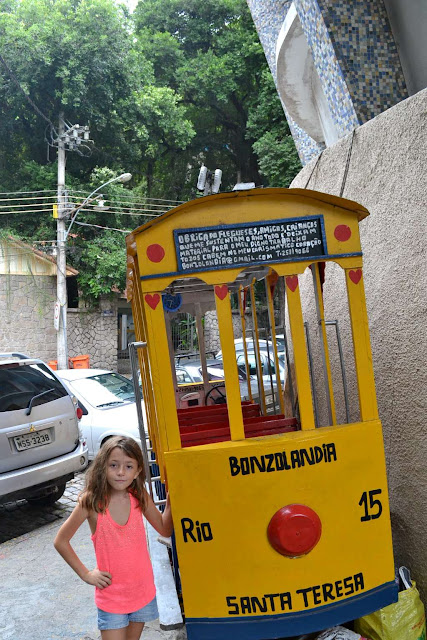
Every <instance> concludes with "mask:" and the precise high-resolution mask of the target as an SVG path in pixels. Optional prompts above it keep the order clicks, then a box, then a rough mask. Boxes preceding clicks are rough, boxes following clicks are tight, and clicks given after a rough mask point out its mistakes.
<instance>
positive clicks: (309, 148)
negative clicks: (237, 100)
mask: <svg viewBox="0 0 427 640" xmlns="http://www.w3.org/2000/svg"><path fill="white" fill-rule="evenodd" d="M247 2H248V5H249V9H250V11H251V13H252V17H253V20H254V23H255V26H256V28H257V30H258V34H259V37H260V41H261V43H262V45H263V47H264V51H265V55H266V58H267V61H268V63H269V65H270V69H271V71H272V74H273V77H274V79H275V80H276V43H277V38H278V35H279V32H280V29H281V27H282V24H283V21H284V19H285V17H286V13H287V11H288V9H289V7H290V5H291V4H292V3H291V2H290V1H287V0H247ZM294 5H295V8H296V10H297V13H298V17H299V19H300V21H301V26H302V28H303V31H304V34H305V36H306V38H307V42H308V45H309V47H310V49H311V52H312V55H313V60H314V64H315V67H316V70H317V73H318V75H319V78H320V81H321V84H322V88H323V91H324V93H325V96H326V99H327V102H328V106H329V110H330V113H331V117H332V120H333V122H334V125H335V128H336V131H337V132H338V136H339V137H344V136H345V135H347V134H348V133H350V132H351V131H352V130H353V129H354V128H355V127H356V126H358V125H360V124H363V123H364V122H366V121H367V120H370V119H371V118H373V117H375V116H376V115H377V114H378V113H381V112H382V111H385V110H386V109H388V108H389V107H391V106H392V105H394V104H396V103H398V102H400V101H401V100H403V99H404V98H406V97H407V95H408V94H407V91H406V87H405V82H404V78H403V72H402V69H401V66H400V62H399V57H398V54H397V50H396V46H395V43H394V40H393V36H392V33H391V29H390V24H389V21H388V17H387V14H386V11H385V8H384V5H383V2H382V0H352V2H349V1H348V0H347V1H346V0H295V2H294ZM276 84H277V83H276ZM285 113H286V117H287V120H288V122H289V126H290V129H291V132H292V135H293V137H294V140H295V144H296V146H297V149H298V152H299V155H300V158H301V161H302V162H303V164H306V163H307V162H308V161H309V160H311V159H312V158H313V156H316V155H318V154H319V152H320V151H321V150H322V148H323V146H322V145H321V144H319V143H317V142H315V141H314V140H313V139H312V138H310V136H308V135H307V133H306V132H305V131H303V130H302V129H301V128H300V127H299V126H298V125H297V124H296V123H295V122H294V121H293V120H292V118H290V116H289V114H288V113H287V112H286V107H285Z"/></svg>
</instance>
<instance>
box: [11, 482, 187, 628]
mask: <svg viewBox="0 0 427 640" xmlns="http://www.w3.org/2000/svg"><path fill="white" fill-rule="evenodd" d="M71 492H74V493H75V495H77V492H78V491H77V487H76V486H74V487H72V488H71V491H69V492H67V493H68V495H65V496H64V498H63V499H62V500H61V503H62V506H63V507H64V516H65V517H66V515H67V512H69V511H70V509H71V508H72V507H73V502H75V496H73V495H71V496H70V493H71ZM73 498H74V499H73ZM63 521H64V520H63V518H58V519H56V520H55V521H54V522H51V523H49V524H46V525H45V526H41V527H40V528H38V529H37V530H34V531H31V532H30V533H27V534H25V535H22V536H20V537H18V538H14V539H12V540H9V541H8V542H4V543H3V544H1V545H0V576H1V581H0V602H1V607H0V638H1V640H98V639H99V638H100V633H99V631H98V630H97V623H96V608H95V604H94V594H93V587H91V586H90V585H87V584H85V583H84V582H82V581H81V580H80V579H79V578H78V577H77V575H76V574H75V573H74V572H73V570H72V569H71V568H70V567H68V566H67V564H66V563H65V562H64V560H63V559H62V558H61V556H60V555H59V554H58V553H57V552H56V551H55V549H54V548H53V540H54V538H55V535H56V532H57V530H58V529H59V527H60V526H61V524H62V522H63ZM72 543H73V547H74V548H75V550H76V552H77V554H78V555H79V557H80V558H81V559H82V561H83V562H84V563H85V564H87V565H88V566H95V564H94V563H95V555H94V551H93V544H92V541H91V539H90V530H89V525H88V524H87V523H86V522H85V523H84V524H83V525H82V527H80V529H79V530H78V531H77V533H76V535H75V536H74V538H73V540H72ZM158 544H159V543H158ZM159 546H162V545H159ZM185 639H186V632H185V628H184V627H182V628H180V629H178V630H171V631H165V630H163V629H161V628H160V625H159V622H158V621H155V622H150V623H147V625H146V628H145V629H144V632H143V634H142V640H185Z"/></svg>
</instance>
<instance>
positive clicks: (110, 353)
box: [67, 299, 118, 371]
mask: <svg viewBox="0 0 427 640" xmlns="http://www.w3.org/2000/svg"><path fill="white" fill-rule="evenodd" d="M67 322H68V331H67V333H68V353H69V357H74V356H79V355H88V356H89V363H90V367H91V368H92V369H96V368H98V369H112V370H113V371H117V331H118V329H117V302H116V301H115V300H108V299H101V301H100V307H99V309H96V310H87V309H68V314H67Z"/></svg>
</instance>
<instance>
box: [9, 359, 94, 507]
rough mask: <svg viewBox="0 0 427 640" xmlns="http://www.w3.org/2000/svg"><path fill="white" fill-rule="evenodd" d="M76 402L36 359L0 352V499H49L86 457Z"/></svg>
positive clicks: (56, 496)
mask: <svg viewBox="0 0 427 640" xmlns="http://www.w3.org/2000/svg"><path fill="white" fill-rule="evenodd" d="M77 412H78V407H77V401H73V398H72V397H71V395H70V393H69V392H68V390H67V389H66V387H65V386H64V385H63V384H62V382H61V381H60V380H59V379H58V378H57V377H56V375H55V373H54V372H53V371H51V369H50V368H49V367H48V366H47V365H46V364H45V363H44V362H42V361H41V360H36V359H30V358H28V357H27V356H24V355H22V354H14V353H10V354H0V502H3V503H4V502H10V501H12V500H17V499H20V498H25V499H27V500H28V501H29V502H33V503H37V504H53V503H54V502H55V501H56V500H58V499H59V498H60V497H61V496H62V494H63V493H64V490H65V485H66V483H67V482H68V481H69V480H71V479H72V478H73V477H74V474H75V473H76V472H78V471H82V470H83V469H84V468H85V467H86V465H87V462H88V457H87V446H86V443H85V442H84V439H83V436H82V433H81V431H80V428H79V423H78V417H77Z"/></svg>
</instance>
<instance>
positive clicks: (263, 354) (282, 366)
mask: <svg viewBox="0 0 427 640" xmlns="http://www.w3.org/2000/svg"><path fill="white" fill-rule="evenodd" d="M280 344H281V343H280V342H279V340H277V347H278V362H279V374H280V381H281V383H282V385H283V383H284V381H285V380H286V361H285V354H284V351H283V350H282V351H281V349H280V346H279V345H280ZM283 345H284V342H283ZM234 347H235V350H236V361H237V366H238V367H239V371H242V370H243V371H246V366H245V351H244V346H243V340H242V338H237V339H236V340H235V341H234ZM259 348H260V360H261V371H262V379H263V382H264V386H265V388H266V390H267V389H271V384H273V385H275V383H276V366H275V362H274V350H273V345H272V343H271V342H269V343H268V345H267V341H266V340H260V341H259ZM246 349H247V354H248V364H249V375H250V376H251V379H252V382H251V388H252V389H253V388H254V381H255V384H256V378H257V366H256V355H255V351H254V345H253V341H252V339H249V338H247V339H246ZM283 349H284V346H283ZM216 358H217V360H222V351H219V352H218V353H217V355H216Z"/></svg>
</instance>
